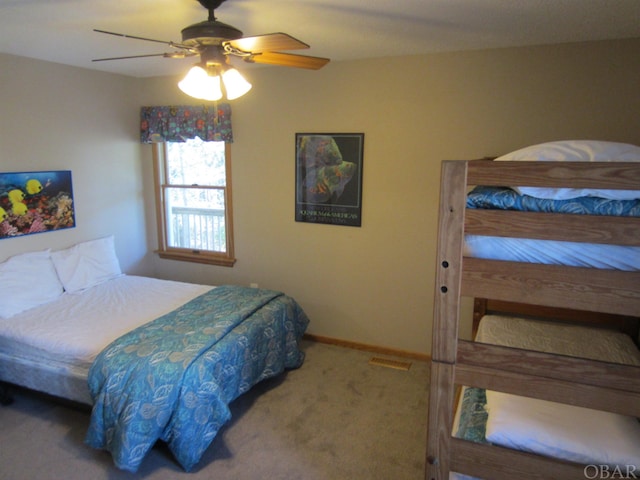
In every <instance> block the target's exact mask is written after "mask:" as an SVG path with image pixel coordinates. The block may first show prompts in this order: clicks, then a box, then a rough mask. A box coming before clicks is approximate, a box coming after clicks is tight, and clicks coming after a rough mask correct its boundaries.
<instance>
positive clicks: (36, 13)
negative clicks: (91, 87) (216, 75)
mask: <svg viewBox="0 0 640 480" xmlns="http://www.w3.org/2000/svg"><path fill="white" fill-rule="evenodd" d="M207 15H208V14H207V11H206V10H205V9H204V8H203V7H202V6H201V5H200V4H199V3H198V2H197V1H196V0H137V1H131V0H128V1H122V0H0V52H4V53H10V54H13V55H21V56H25V57H32V58H37V59H41V60H47V61H51V62H57V63H62V64H68V65H75V66H78V67H83V68H90V69H95V70H102V71H107V72H114V73H120V74H123V75H130V76H135V77H146V76H157V75H174V74H176V75H177V74H179V73H181V72H183V71H184V70H185V68H186V67H187V66H188V65H190V64H191V63H193V62H194V60H193V59H181V60H174V59H166V58H162V57H157V58H144V59H134V60H117V61H110V62H92V61H91V60H92V59H94V58H103V57H112V56H123V55H137V54H149V53H163V52H165V51H170V50H171V49H170V48H168V47H166V48H165V47H164V46H163V45H162V44H156V43H152V42H145V41H140V40H134V39H127V38H121V37H115V36H111V35H105V34H100V33H95V32H93V29H94V28H98V29H102V30H108V31H113V32H118V33H125V34H128V35H135V36H141V37H146V38H153V39H158V40H166V41H176V42H180V41H181V40H182V39H181V36H180V30H181V29H182V28H184V27H186V26H188V25H191V24H193V23H198V22H201V21H203V20H206V19H207ZM216 17H217V19H218V20H219V21H222V22H224V23H227V24H230V25H233V26H234V27H236V28H238V29H240V30H241V31H243V32H244V35H245V36H252V35H258V34H263V33H272V32H286V33H288V34H290V35H292V36H294V37H296V38H298V39H300V40H302V41H304V42H306V43H308V44H310V45H311V49H309V50H307V51H296V52H294V53H301V54H305V53H306V54H309V55H314V56H320V57H329V58H331V59H332V61H341V60H354V59H361V58H378V57H387V56H393V55H413V54H423V53H433V52H443V51H456V50H473V49H486V48H499V47H512V46H524V45H542V44H552V43H563V42H579V41H589V40H605V39H618V38H630V37H640V0H227V1H226V3H223V4H222V5H221V6H220V7H219V8H218V9H217V10H216ZM639 54H640V52H639ZM268 68H286V67H268Z"/></svg>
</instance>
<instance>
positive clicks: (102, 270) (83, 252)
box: [51, 235, 122, 293]
mask: <svg viewBox="0 0 640 480" xmlns="http://www.w3.org/2000/svg"><path fill="white" fill-rule="evenodd" d="M51 259H52V260H53V264H54V265H55V268H56V271H57V272H58V276H59V277H60V280H61V281H62V284H63V285H64V289H65V291H66V292H67V293H78V292H81V291H83V290H86V289H87V288H90V287H94V286H96V285H99V284H100V283H103V282H106V281H107V280H110V279H112V278H115V277H119V276H120V275H122V270H121V269H120V263H119V262H118V257H117V256H116V252H115V246H114V242H113V235H110V236H108V237H104V238H98V239H96V240H89V241H86V242H81V243H78V244H76V245H74V246H72V247H69V248H67V249H65V250H59V251H57V252H52V253H51Z"/></svg>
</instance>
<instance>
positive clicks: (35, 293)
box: [0, 250, 62, 318]
mask: <svg viewBox="0 0 640 480" xmlns="http://www.w3.org/2000/svg"><path fill="white" fill-rule="evenodd" d="M0 295H1V298H2V299H1V300H0V317H2V318H10V317H12V316H14V315H16V314H18V313H20V312H22V311H24V310H28V309H30V308H33V307H37V306H38V305H42V304H44V303H48V302H50V301H52V300H55V299H56V298H58V297H59V296H60V295H62V284H61V283H60V280H59V279H58V275H57V274H56V270H55V268H54V267H53V263H52V262H51V255H50V251H49V250H43V251H41V252H30V253H23V254H21V255H15V256H13V257H11V258H9V259H8V260H7V261H5V262H4V263H1V264H0Z"/></svg>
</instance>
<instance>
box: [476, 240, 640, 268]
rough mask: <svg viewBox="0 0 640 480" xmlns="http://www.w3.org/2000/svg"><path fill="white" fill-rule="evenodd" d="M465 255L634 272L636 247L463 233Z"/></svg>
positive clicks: (639, 260)
mask: <svg viewBox="0 0 640 480" xmlns="http://www.w3.org/2000/svg"><path fill="white" fill-rule="evenodd" d="M464 255H465V256H467V257H476V258H484V259H487V260H509V261H514V262H529V263H544V264H552V265H569V266H574V267H591V268H603V269H615V270H626V271H635V270H640V247H632V246H623V245H599V244H590V243H579V242H560V241H552V240H533V239H526V238H510V237H488V236H479V235H467V236H466V237H465V251H464Z"/></svg>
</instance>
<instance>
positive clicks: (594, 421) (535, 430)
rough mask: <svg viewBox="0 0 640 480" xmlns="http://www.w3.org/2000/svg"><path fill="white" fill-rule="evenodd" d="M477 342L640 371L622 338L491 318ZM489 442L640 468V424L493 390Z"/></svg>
mask: <svg viewBox="0 0 640 480" xmlns="http://www.w3.org/2000/svg"><path fill="white" fill-rule="evenodd" d="M476 340H477V341H481V342H485V343H492V344H500V345H506V346H511V347H516V348H525V349H530V350H537V351H544V352H555V353H561V354H565V355H571V356H580V357H584V358H591V359H594V360H602V361H608V362H613V363H625V364H630V365H638V366H640V351H639V350H638V349H637V348H636V347H635V345H634V344H633V342H632V341H631V339H630V338H629V337H628V336H627V335H624V334H622V333H617V332H611V331H607V330H601V329H595V328H588V327H577V326H570V325H563V324H556V323H550V322H542V321H531V320H525V319H521V318H515V317H507V316H498V315H488V316H485V317H484V318H483V319H482V322H481V323H480V326H479V329H478V335H477V337H476ZM487 411H488V421H487V432H486V438H487V440H489V441H490V442H492V443H495V444H499V445H502V446H506V447H509V448H515V449H518V450H524V451H529V452H533V453H537V454H541V455H547V456H552V457H556V458H562V459H565V460H569V461H574V462H578V463H583V464H605V465H611V466H613V465H622V466H626V465H633V466H635V467H636V468H638V469H640V423H639V422H638V420H637V419H635V418H632V417H628V416H624V415H618V414H614V413H609V412H600V411H596V410H591V409H587V408H582V407H576V406H571V405H564V404H559V403H554V402H548V401H544V400H538V399H532V398H527V397H519V396H515V395H510V394H506V393H502V392H493V391H487Z"/></svg>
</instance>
